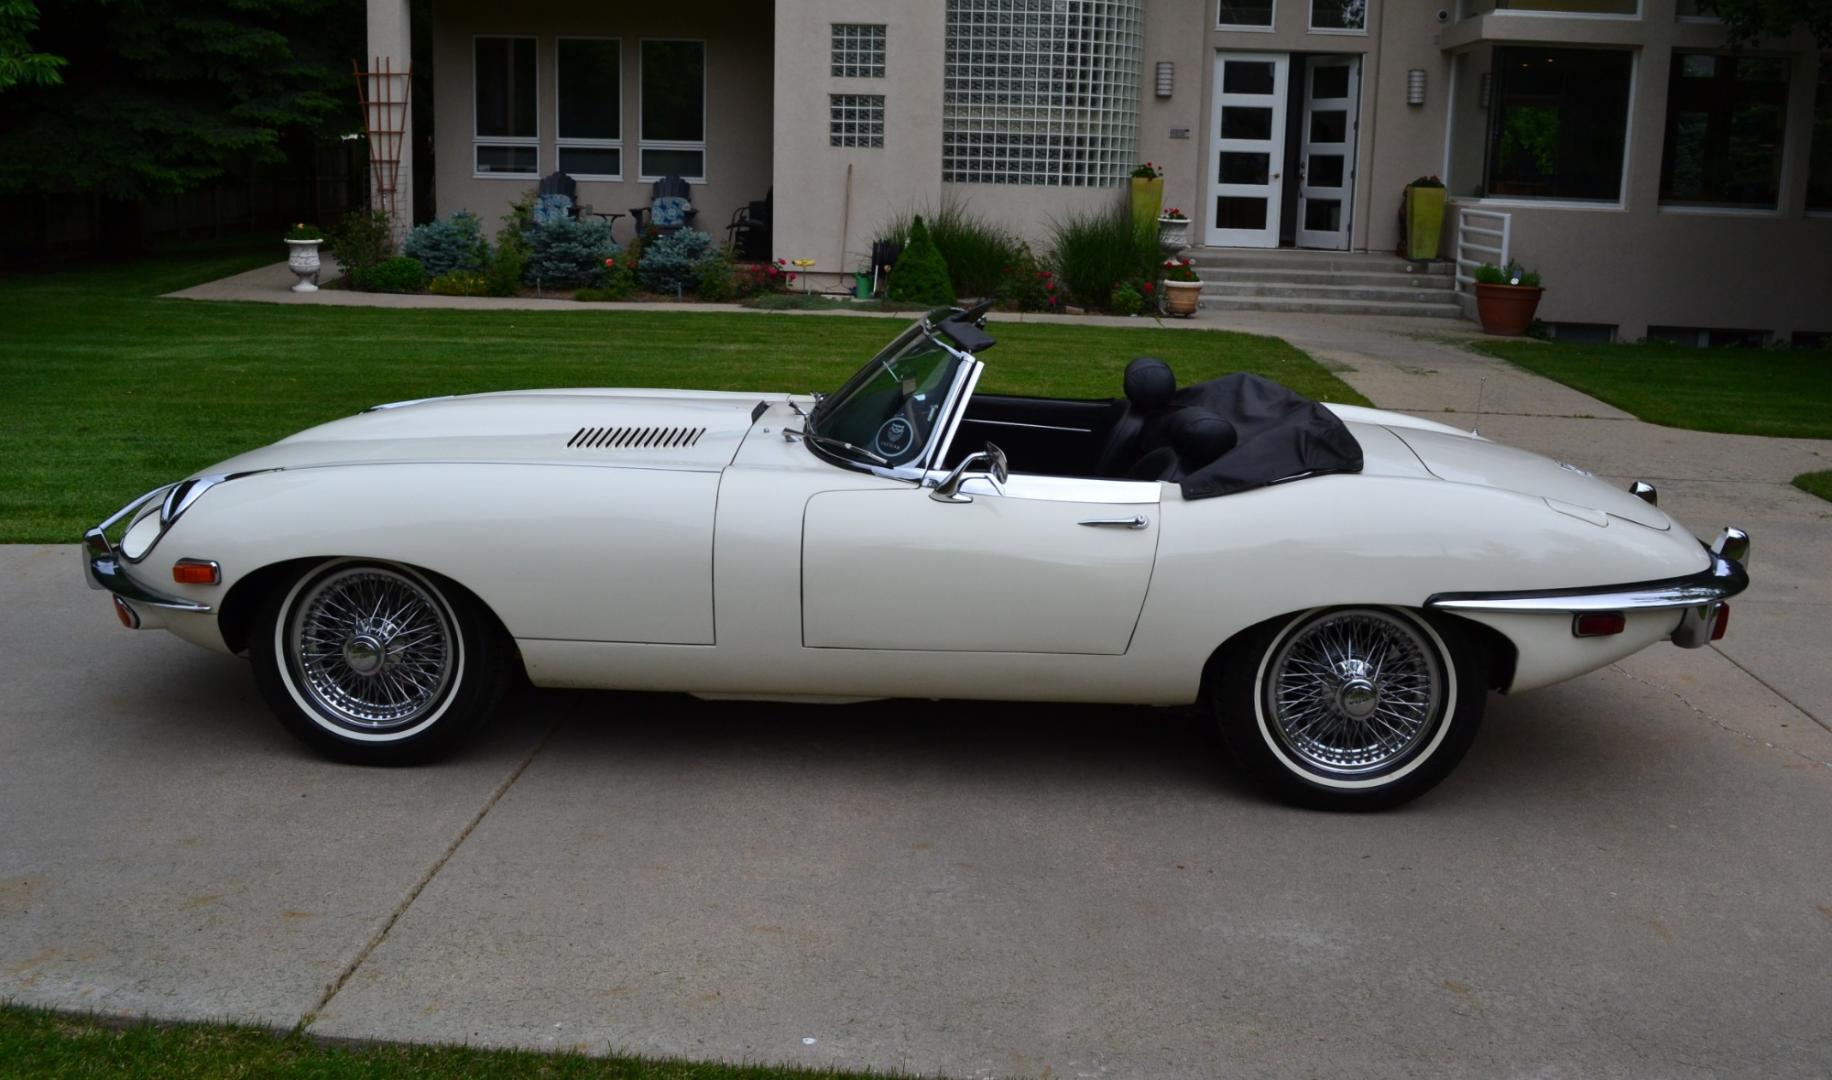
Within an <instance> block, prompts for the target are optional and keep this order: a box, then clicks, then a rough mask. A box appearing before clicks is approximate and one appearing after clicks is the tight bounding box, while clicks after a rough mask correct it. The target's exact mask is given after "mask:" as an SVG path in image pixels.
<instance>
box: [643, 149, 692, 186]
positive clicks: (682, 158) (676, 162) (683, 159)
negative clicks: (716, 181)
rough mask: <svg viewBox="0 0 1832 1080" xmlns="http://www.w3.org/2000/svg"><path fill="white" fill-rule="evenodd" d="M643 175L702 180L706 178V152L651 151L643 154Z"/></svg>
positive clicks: (646, 150)
mask: <svg viewBox="0 0 1832 1080" xmlns="http://www.w3.org/2000/svg"><path fill="white" fill-rule="evenodd" d="M642 174H643V175H644V176H680V177H684V178H686V179H688V180H701V179H704V178H705V176H706V151H704V150H651V149H648V148H646V147H645V148H644V149H643V152H642Z"/></svg>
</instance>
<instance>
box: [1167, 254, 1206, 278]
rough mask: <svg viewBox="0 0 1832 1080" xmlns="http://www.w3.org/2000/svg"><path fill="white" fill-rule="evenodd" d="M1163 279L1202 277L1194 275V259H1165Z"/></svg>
mask: <svg viewBox="0 0 1832 1080" xmlns="http://www.w3.org/2000/svg"><path fill="white" fill-rule="evenodd" d="M1164 280H1165V281H1201V280H1202V279H1201V278H1200V277H1197V276H1196V268H1195V260H1194V259H1165V260H1164Z"/></svg>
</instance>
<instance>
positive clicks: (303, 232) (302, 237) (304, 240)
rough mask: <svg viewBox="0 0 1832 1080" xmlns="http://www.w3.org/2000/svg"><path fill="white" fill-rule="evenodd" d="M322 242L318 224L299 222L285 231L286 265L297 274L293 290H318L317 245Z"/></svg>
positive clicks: (322, 236)
mask: <svg viewBox="0 0 1832 1080" xmlns="http://www.w3.org/2000/svg"><path fill="white" fill-rule="evenodd" d="M322 243H324V233H322V232H320V231H319V229H318V226H316V225H307V224H305V223H304V222H300V223H299V224H297V225H294V226H293V227H292V228H290V229H288V230H287V231H286V266H287V269H289V270H291V271H292V272H293V273H295V274H297V275H298V276H299V282H298V284H296V285H294V286H293V291H294V292H317V291H318V267H319V265H320V263H319V261H318V245H319V244H322Z"/></svg>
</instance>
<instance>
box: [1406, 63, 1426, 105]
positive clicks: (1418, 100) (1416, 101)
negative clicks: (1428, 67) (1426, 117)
mask: <svg viewBox="0 0 1832 1080" xmlns="http://www.w3.org/2000/svg"><path fill="white" fill-rule="evenodd" d="M1406 104H1408V105H1423V104H1425V69H1424V68H1413V69H1412V70H1411V71H1408V72H1406Z"/></svg>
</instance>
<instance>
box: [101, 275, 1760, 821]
mask: <svg viewBox="0 0 1832 1080" xmlns="http://www.w3.org/2000/svg"><path fill="white" fill-rule="evenodd" d="M982 316H983V311H982V310H980V309H975V310H974V311H961V310H958V309H946V310H939V311H935V312H932V313H930V314H929V315H928V316H926V317H924V318H922V319H920V320H918V321H917V322H916V323H915V324H914V325H912V326H911V327H909V329H907V330H905V331H904V332H903V333H902V334H901V335H899V336H898V337H897V338H896V339H895V340H894V341H892V342H891V343H890V344H889V345H888V346H886V347H885V349H884V350H883V351H882V352H881V353H879V354H878V355H877V356H875V357H873V358H872V359H871V360H870V361H869V362H868V363H866V364H865V366H864V367H862V368H860V369H859V371H858V373H857V374H855V375H854V376H852V378H851V379H849V380H848V381H847V382H846V384H845V385H844V386H842V387H840V388H839V389H838V390H837V391H835V392H834V393H832V394H830V395H824V396H823V395H818V394H816V395H805V396H803V395H794V394H785V393H770V394H764V393H707V392H690V391H673V390H534V391H527V392H521V393H495V394H479V395H474V396H468V397H446V398H432V399H427V400H422V401H409V402H398V403H395V404H391V405H378V406H376V407H374V408H372V409H369V410H368V411H366V412H364V413H362V414H361V415H358V416H352V417H349V418H347V419H343V420H338V421H334V422H332V423H328V424H325V425H323V426H320V427H316V428H312V429H310V430H308V431H304V432H300V433H299V434H297V435H294V436H291V437H290V438H286V439H282V440H281V441H279V442H277V443H274V444H273V445H271V446H266V447H263V448H261V449H258V450H253V451H250V452H249V453H246V454H243V455H241V456H239V457H235V458H232V459H230V460H228V461H225V462H223V463H221V464H219V465H217V466H214V467H213V468H210V469H208V470H205V471H204V472H202V473H199V474H197V475H195V476H192V477H190V478H189V479H186V480H183V481H180V482H179V483H176V484H171V485H168V486H165V487H161V488H159V489H157V490H155V491H152V492H149V493H147V494H146V495H143V496H141V497H140V498H138V499H135V500H134V501H133V502H131V503H129V504H128V505H127V506H126V507H124V508H122V510H121V511H120V512H119V513H117V514H115V515H114V516H113V517H111V518H110V519H109V520H108V521H106V522H104V523H102V524H101V525H100V526H98V527H96V528H95V529H92V530H90V531H89V533H88V534H87V535H86V536H85V540H84V545H83V565H84V571H85V573H86V574H87V576H88V579H89V581H90V583H91V584H92V585H93V586H95V587H97V588H102V589H106V590H108V591H109V592H111V593H113V595H114V607H115V611H116V613H117V614H118V615H119V617H120V619H121V621H122V622H123V623H124V624H126V625H127V626H129V627H134V628H138V627H163V628H164V629H166V630H169V631H171V632H172V633H174V634H177V635H178V636H180V637H183V638H185V639H187V640H189V641H192V642H195V643H197V644H199V645H203V646H206V647H208V648H211V649H215V650H219V651H222V652H227V653H232V654H245V655H247V656H248V657H249V658H250V659H251V660H252V661H253V665H254V671H255V677H256V679H257V681H258V682H259V684H260V687H261V690H262V692H263V694H264V695H265V697H266V698H267V700H268V702H269V703H270V704H271V705H272V707H273V709H274V711H275V712H276V713H277V714H278V715H279V718H280V720H281V721H282V722H283V723H284V724H285V725H286V726H287V727H288V728H289V729H291V730H292V731H293V732H294V733H295V734H296V735H298V736H299V737H301V738H302V739H304V740H305V741H306V742H308V743H310V744H311V745H313V746H315V747H317V748H318V749H319V750H321V751H324V752H326V753H329V754H332V755H334V756H337V757H339V758H344V759H347V760H350V761H356V762H407V761H415V760H422V759H425V758H427V757H430V756H432V755H434V754H437V753H440V752H444V751H448V750H450V749H452V748H453V747H454V746H456V745H457V744H458V743H459V742H460V741H461V740H463V739H464V738H465V737H466V736H468V735H469V734H470V733H471V732H472V731H474V730H475V729H476V728H477V726H478V725H479V724H480V723H481V722H482V721H483V720H484V719H485V718H486V717H487V716H488V715H489V714H490V712H491V711H492V709H493V708H494V707H495V706H496V704H497V702H498V700H499V698H500V695H501V693H502V690H503V688H504V686H505V683H506V681H507V679H508V677H509V676H510V675H511V674H512V672H513V671H514V670H515V669H517V668H519V669H521V670H522V671H525V672H526V674H527V677H528V678H529V679H530V680H531V681H532V682H533V683H534V684H535V685H537V686H568V687H604V688H621V689H637V690H672V691H686V692H688V693H691V694H695V695H698V696H701V697H708V698H752V699H778V700H793V701H821V702H852V701H861V700H868V699H874V698H887V697H922V698H980V699H1004V700H1025V701H1077V702H1119V703H1134V704H1148V705H1164V706H1184V705H1190V704H1192V703H1200V704H1201V705H1202V706H1203V707H1204V708H1207V709H1211V710H1212V711H1213V714H1214V717H1215V720H1216V722H1217V724H1218V726H1219V730H1220V733H1221V735H1222V736H1223V739H1224V741H1225V742H1226V744H1227V745H1228V746H1229V747H1230V748H1231V749H1232V750H1233V751H1234V754H1235V756H1236V757H1237V758H1238V759H1239V760H1240V761H1241V762H1242V763H1243V764H1244V765H1245V766H1246V767H1247V768H1248V769H1249V770H1250V771H1251V772H1252V773H1253V774H1254V775H1256V776H1257V777H1259V778H1260V779H1261V780H1263V781H1265V782H1266V783H1267V784H1269V785H1270V787H1271V788H1272V789H1273V790H1274V791H1275V792H1277V793H1279V794H1281V795H1283V796H1285V797H1288V798H1291V799H1294V800H1298V801H1302V802H1307V803H1310V804H1315V805H1325V806H1330V807H1338V808H1374V807H1380V806H1390V805H1393V804H1395V803H1398V802H1401V801H1403V800H1405V799H1408V798H1411V797H1413V796H1416V795H1418V794H1419V793H1421V792H1423V791H1425V790H1427V789H1428V788H1430V787H1431V786H1432V785H1433V784H1435V783H1437V782H1438V781H1439V780H1440V779H1442V778H1443V777H1444V776H1445V775H1446V773H1448V772H1449V770H1450V769H1451V768H1452V767H1453V766H1454V765H1455V764H1456V762H1457V760H1458V759H1459V758H1460V757H1461V756H1462V755H1463V753H1464V751H1465V750H1467V749H1468V747H1469V745H1470V742H1471V740H1472V739H1473V738H1474V737H1475V733H1476V728H1477V724H1478V722H1479V720H1480V718H1481V715H1482V709H1483V703H1484V699H1485V697H1486V696H1487V694H1488V692H1489V691H1490V690H1491V689H1493V690H1500V691H1502V692H1517V691H1522V690H1529V689H1532V688H1533V687H1537V686H1544V685H1546V684H1548V683H1552V682H1557V681H1559V680H1561V679H1569V678H1571V677H1573V676H1575V675H1579V674H1582V673H1583V672H1586V671H1590V670H1593V669H1595V668H1597V667H1600V666H1602V665H1604V664H1608V663H1610V662H1611V661H1614V660H1617V659H1620V658H1621V657H1624V656H1627V655H1628V654H1630V653H1633V652H1635V651H1637V650H1639V649H1642V648H1645V647H1646V646H1648V645H1652V644H1654V643H1656V642H1661V641H1672V642H1673V643H1675V644H1677V645H1680V646H1683V647H1688V648H1694V647H1697V646H1700V645H1703V644H1705V643H1706V642H1708V641H1710V640H1712V639H1713V638H1715V637H1717V636H1719V635H1721V634H1722V633H1723V630H1724V627H1725V625H1726V622H1727V619H1728V609H1727V607H1726V605H1725V600H1726V598H1728V597H1730V596H1733V595H1735V594H1736V593H1738V592H1740V591H1741V590H1742V589H1743V588H1744V587H1745V586H1746V585H1747V584H1748V578H1747V576H1746V575H1745V573H1744V570H1743V566H1742V563H1743V562H1744V561H1746V560H1747V553H1748V543H1749V541H1748V537H1747V536H1746V535H1745V534H1743V533H1742V532H1740V531H1739V530H1736V529H1726V530H1725V531H1724V534H1723V535H1722V536H1720V537H1718V539H1717V542H1716V543H1715V544H1713V545H1711V546H1710V547H1709V548H1707V547H1706V546H1705V545H1703V544H1702V543H1700V542H1699V541H1698V540H1697V539H1695V538H1694V537H1693V536H1692V535H1690V534H1689V533H1688V532H1687V531H1686V530H1685V529H1683V528H1681V527H1678V526H1676V525H1675V524H1674V522H1673V521H1672V520H1671V519H1670V518H1668V517H1667V515H1666V514H1664V513H1662V512H1661V511H1660V510H1659V509H1658V508H1657V507H1656V505H1655V492H1654V489H1653V488H1652V487H1651V486H1649V485H1646V484H1640V483H1637V484H1635V485H1634V486H1633V487H1632V488H1631V489H1630V490H1627V491H1623V490H1619V489H1617V488H1615V487H1612V486H1610V485H1608V484H1605V483H1603V482H1601V481H1599V480H1596V479H1593V478H1592V477H1591V476H1590V475H1589V474H1588V473H1586V472H1584V471H1583V470H1581V469H1577V468H1575V467H1573V466H1570V465H1563V464H1560V463H1558V462H1555V461H1551V460H1549V459H1547V458H1543V457H1539V456H1537V455H1534V454H1530V453H1525V452H1522V451H1519V450H1512V449H1509V448H1506V447H1503V446H1499V445H1496V444H1495V443H1492V442H1489V441H1487V440H1485V439H1482V438H1480V437H1478V436H1476V435H1474V434H1473V433H1470V432H1464V431H1459V430H1456V429H1453V428H1450V427H1447V426H1445V425H1443V424H1436V423H1432V422H1430V421H1426V420H1418V419H1414V418H1412V417H1409V416H1402V415H1399V414H1396V413H1389V412H1379V411H1375V410H1372V409H1364V408H1354V407H1347V406H1336V405H1331V406H1325V405H1321V404H1318V403H1316V402H1313V401H1310V400H1308V399H1305V398H1303V397H1300V396H1298V395H1296V394H1294V393H1292V392H1291V391H1289V390H1286V389H1284V388H1283V387H1280V386H1278V385H1277V384H1274V383H1271V382H1268V381H1266V380H1263V379H1259V378H1257V377H1255V376H1251V375H1231V376H1228V377H1226V378H1223V379H1218V380H1215V381H1213V382H1208V383H1201V384H1197V385H1194V386H1190V387H1185V388H1183V389H1178V388H1177V386H1176V382H1175V378H1174V376H1173V374H1172V373H1171V371H1170V369H1169V368H1168V367H1166V366H1165V365H1164V364H1163V363H1162V362H1161V361H1156V360H1151V359H1146V358H1141V359H1139V360H1135V361H1133V363H1132V364H1131V366H1130V367H1128V368H1127V370H1126V377H1125V385H1124V395H1123V396H1121V397H1116V398H1114V399H1112V400H1099V401H1069V400H1055V399H1043V398H1021V397H999V396H992V395H987V394H976V393H975V392H974V388H975V386H976V384H977V383H978V382H979V379H980V374H981V372H982V371H983V370H984V365H983V363H982V361H981V360H980V356H981V355H983V354H984V353H985V351H986V350H987V349H988V348H989V347H990V346H991V345H992V343H993V342H992V338H991V337H990V336H989V335H988V334H987V333H986V331H985V328H984V321H983V318H982ZM989 439H996V440H997V443H998V445H994V443H993V442H992V441H989ZM1001 447H1003V448H1004V449H1001Z"/></svg>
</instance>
